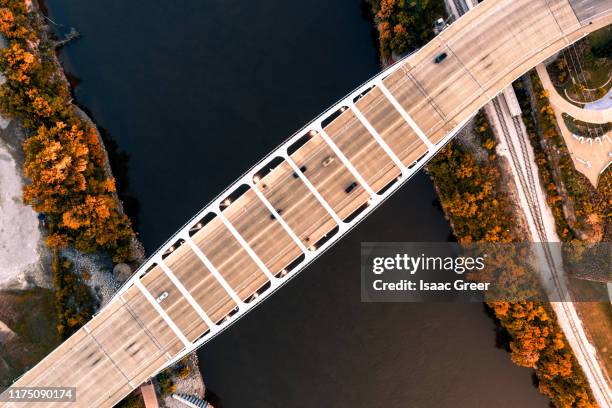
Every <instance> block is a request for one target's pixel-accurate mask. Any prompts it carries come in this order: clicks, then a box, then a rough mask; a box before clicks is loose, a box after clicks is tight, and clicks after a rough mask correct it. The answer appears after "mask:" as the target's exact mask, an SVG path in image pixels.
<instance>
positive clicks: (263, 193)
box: [0, 0, 612, 407]
mask: <svg viewBox="0 0 612 408" xmlns="http://www.w3.org/2000/svg"><path fill="white" fill-rule="evenodd" d="M574 3H580V13H581V14H580V15H579V16H578V17H577V16H576V14H575V12H574V10H573V9H572V4H571V3H570V2H568V1H567V0H486V1H484V2H483V3H481V4H480V5H478V6H477V7H475V8H474V9H472V10H471V11H470V12H468V13H467V14H466V15H465V16H463V17H462V18H460V19H459V20H457V21H456V22H455V23H454V24H452V25H451V26H450V27H449V28H447V29H446V30H444V31H443V32H442V33H441V34H440V35H439V36H438V37H436V38H435V39H434V40H433V41H431V42H430V43H429V44H427V45H426V46H425V47H423V48H422V49H420V50H419V51H418V52H416V53H415V54H413V55H411V56H409V57H407V58H405V59H403V60H402V61H400V62H398V63H397V64H395V65H394V66H392V67H390V68H389V69H387V70H385V71H383V72H382V73H380V74H379V75H378V76H376V77H375V78H373V79H371V80H369V81H368V82H366V83H365V84H364V85H362V86H361V87H360V88H358V89H356V90H355V91H353V92H352V93H351V94H349V95H348V96H347V97H346V98H344V99H343V100H341V101H340V102H338V103H337V104H336V105H334V106H333V107H331V108H330V109H329V110H327V111H326V112H325V113H323V114H322V115H321V116H320V117H319V118H317V119H316V120H315V121H313V122H312V123H310V124H309V125H307V126H306V127H304V128H303V129H302V130H301V131H299V132H298V133H296V134H295V135H294V136H293V137H291V138H290V139H289V140H287V141H286V142H284V143H283V144H282V145H281V146H279V148H278V149H277V150H275V151H274V152H272V153H271V154H270V155H269V156H268V157H266V158H265V159H264V160H262V161H261V162H260V163H258V164H257V165H256V166H255V167H253V168H252V169H251V170H250V171H249V172H247V173H246V174H245V175H244V176H243V177H242V178H240V179H239V180H237V181H236V182H235V184H233V185H232V186H230V187H229V188H228V189H227V190H226V191H225V192H224V193H222V194H221V195H220V196H219V197H217V198H216V199H215V200H214V201H213V202H212V203H210V204H209V205H208V206H207V207H205V208H204V209H203V210H202V211H201V212H200V213H199V214H197V215H196V216H195V217H194V218H193V219H192V220H190V221H189V222H188V223H187V224H186V225H185V226H184V227H183V228H182V229H181V230H180V231H179V232H178V233H177V234H176V235H175V236H173V237H172V238H171V239H170V240H169V241H168V242H167V243H166V244H165V245H164V246H162V248H160V250H159V251H158V252H156V253H155V254H154V255H153V256H152V257H151V258H150V259H149V260H148V261H147V262H146V263H145V264H144V265H143V266H142V268H141V269H139V271H138V272H137V274H136V275H135V276H134V277H133V278H132V279H131V280H130V281H129V282H128V283H127V284H126V285H125V286H124V287H123V288H122V289H121V290H120V292H119V293H118V294H117V296H116V297H115V298H114V299H113V300H112V301H111V302H110V303H109V304H108V305H107V306H106V307H105V308H104V309H103V310H101V311H100V312H99V313H98V314H97V315H96V316H95V317H94V318H93V319H92V320H91V321H90V322H89V323H87V325H86V326H85V327H84V328H82V329H81V330H79V331H78V332H77V333H76V334H74V335H73V336H72V337H71V338H69V339H68V340H67V341H66V342H65V343H63V344H62V345H61V346H60V347H58V348H57V349H56V350H55V351H53V352H52V353H51V354H50V355H49V356H48V357H47V358H45V359H44V360H43V361H42V362H40V363H39V364H38V365H37V366H36V367H34V368H33V369H31V370H30V371H28V372H27V373H26V374H25V375H24V376H22V377H21V378H20V379H19V380H18V381H17V382H16V383H15V384H14V385H15V386H74V387H76V389H77V403H76V406H80V407H98V406H104V407H107V406H112V405H114V404H115V403H117V402H118V401H120V400H121V399H122V398H123V397H124V396H125V395H127V394H128V393H129V392H130V391H131V390H133V389H134V388H135V387H137V386H138V385H140V384H141V383H142V382H144V381H145V380H147V379H148V378H150V377H151V376H152V375H154V374H156V373H157V372H159V371H160V370H161V369H163V368H164V367H167V366H168V365H170V364H172V363H173V362H175V361H177V360H178V359H180V358H182V357H183V356H184V355H186V354H187V353H189V352H191V351H192V350H194V349H195V348H196V347H199V346H201V345H202V344H204V343H206V342H207V341H209V340H210V339H211V338H213V337H214V336H216V335H217V334H219V333H220V332H221V331H223V330H224V329H225V328H227V327H228V326H229V325H231V324H232V323H234V322H235V321H236V320H237V319H238V318H240V317H242V316H243V315H244V314H245V313H246V312H247V311H249V310H250V309H252V308H253V307H254V306H256V305H257V304H259V302H261V301H262V300H263V299H264V298H265V297H267V296H269V295H270V294H271V293H273V292H274V291H275V290H276V289H278V288H279V287H280V286H282V285H283V284H284V283H286V282H287V281H288V280H289V279H290V278H291V277H293V276H295V275H296V274H297V273H298V272H299V271H300V270H302V269H303V268H304V267H305V266H306V265H307V264H308V263H310V262H311V261H312V260H313V259H314V258H316V257H317V256H318V255H320V254H321V253H322V252H324V251H325V250H326V249H327V248H328V247H329V246H331V245H332V244H333V243H334V242H336V241H337V240H338V239H340V238H341V237H342V236H343V235H344V234H345V233H346V232H348V231H349V230H350V229H351V228H352V227H353V226H355V225H356V224H357V223H358V222H359V221H361V220H362V219H363V218H364V217H365V216H367V215H368V214H369V213H370V212H371V211H373V210H374V209H375V208H376V207H377V206H378V205H379V204H380V203H382V202H383V201H384V200H385V199H386V198H387V197H388V196H389V195H391V194H392V193H393V192H394V191H395V190H397V189H398V188H399V187H400V186H401V185H402V184H403V183H404V182H406V181H407V180H408V179H409V178H410V177H411V176H412V175H413V174H414V173H415V172H417V171H418V170H419V169H420V168H421V167H422V166H423V165H424V164H425V163H426V162H427V161H428V160H429V159H430V158H431V157H433V156H434V155H435V154H436V153H437V152H438V151H439V150H440V149H441V148H442V147H443V146H444V144H446V143H447V142H448V141H449V140H450V139H451V138H452V137H453V136H454V135H455V132H456V131H457V130H458V129H459V128H460V127H461V126H462V125H463V124H464V123H465V122H466V121H467V120H468V119H469V118H470V117H471V116H472V115H473V114H474V113H475V112H476V111H477V110H478V109H479V108H481V107H482V106H483V105H484V104H485V103H487V102H488V101H489V100H490V99H491V98H493V97H494V96H495V95H497V94H498V93H499V92H501V91H502V90H503V88H505V87H506V86H508V84H510V83H511V81H513V80H515V79H516V78H517V77H519V76H520V75H522V74H523V73H525V72H526V71H528V70H529V69H531V68H532V67H534V66H535V65H537V64H538V63H540V62H542V61H543V60H544V59H546V58H548V57H549V56H551V55H553V54H554V53H556V52H558V51H559V50H561V49H563V48H565V47H566V46H567V45H569V44H570V43H572V42H574V41H577V40H578V39H580V38H581V37H583V36H584V35H586V34H587V33H589V32H591V31H594V30H595V29H596V28H599V27H603V26H605V25H607V24H609V23H610V22H611V19H612V10H610V7H609V2H608V3H606V2H605V1H604V0H601V1H597V0H591V3H593V4H595V6H597V7H595V9H596V10H597V14H594V15H590V14H588V12H587V11H586V10H587V8H588V7H590V5H588V4H587V5H585V4H584V3H585V2H580V1H577V2H574ZM602 4H607V6H605V7H603V8H602V7H601V5H602ZM573 5H574V6H576V4H573ZM602 10H603V11H602ZM592 16H595V17H596V19H595V20H594V21H592V19H591V17H592ZM442 53H445V54H446V58H445V59H444V60H443V61H442V62H441V63H435V62H434V59H435V58H436V56H438V55H440V54H442ZM49 405H53V406H63V405H65V406H69V405H70V404H68V403H66V404H60V403H56V404H49ZM0 406H15V407H17V406H19V407H24V406H38V405H37V404H0ZM70 406H75V405H74V404H72V405H70Z"/></svg>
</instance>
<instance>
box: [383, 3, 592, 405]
mask: <svg viewBox="0 0 612 408" xmlns="http://www.w3.org/2000/svg"><path fill="white" fill-rule="evenodd" d="M439 3H442V2H439ZM372 4H373V12H374V14H375V21H376V23H377V25H378V28H379V35H380V37H381V43H382V41H383V38H387V37H388V34H387V32H386V30H385V29H384V27H383V29H381V22H384V19H385V18H387V19H388V18H389V17H388V16H387V15H386V14H385V15H382V16H381V11H382V10H384V9H385V7H387V8H389V7H388V4H386V3H385V2H382V1H381V2H378V1H375V0H373V1H372ZM390 4H393V3H390ZM402 12H403V10H402V7H401V6H397V8H396V9H393V8H392V7H391V8H390V9H389V12H388V14H396V15H399V14H400V13H402ZM423 15H424V16H426V14H423ZM433 23H434V20H433V19H430V21H429V28H426V30H431V28H433ZM425 27H427V24H426V25H425ZM399 31H401V30H394V32H396V33H397V32H399ZM412 34H413V35H415V36H417V37H418V36H425V35H424V34H423V35H421V34H420V33H412ZM381 53H383V54H384V53H385V49H384V48H382V47H381ZM466 139H467V140H466ZM470 139H471V140H470ZM496 144H497V140H496V137H495V135H494V134H493V132H492V129H491V125H490V123H489V121H488V118H487V117H486V115H485V114H484V113H483V112H482V111H481V112H480V113H479V115H478V116H477V118H476V126H474V130H473V132H472V135H470V134H469V133H467V134H464V138H463V140H462V139H461V138H460V139H457V140H453V141H452V142H451V143H450V144H449V146H447V147H446V148H445V149H444V150H442V151H441V152H440V153H439V154H438V155H437V156H436V157H435V158H434V159H433V160H432V161H431V162H430V163H429V164H428V166H427V169H428V172H429V173H430V175H431V176H432V179H433V181H434V183H435V185H436V189H437V191H438V193H439V197H440V201H441V203H442V208H443V210H444V212H445V214H446V215H447V217H448V219H449V220H450V221H451V225H452V226H453V231H454V233H455V236H456V237H457V239H458V241H459V242H460V243H461V242H463V243H471V242H476V241H486V242H516V241H523V240H525V237H526V236H528V235H526V234H525V231H524V228H520V227H519V226H521V225H524V224H525V222H524V220H523V219H522V218H523V217H521V216H520V215H521V211H520V204H519V203H518V202H517V197H516V194H509V191H508V188H507V185H508V180H506V182H503V177H502V174H504V173H503V169H504V168H507V166H508V163H504V160H506V159H502V158H500V157H499V156H498V154H497V152H496V150H495V146H496ZM502 183H503V184H502ZM489 306H490V307H491V308H492V310H493V312H494V315H495V318H496V319H497V321H498V322H499V324H500V325H501V327H503V328H504V330H505V331H506V332H507V333H508V334H509V336H510V337H511V340H510V342H509V348H508V351H510V352H511V357H512V360H513V361H514V362H515V363H516V364H518V365H520V366H524V367H528V368H532V369H534V371H535V374H536V376H537V382H538V388H539V390H540V391H541V392H542V393H543V394H545V395H547V396H548V397H549V398H550V399H551V401H552V403H553V404H554V405H555V406H559V407H565V406H594V405H595V402H594V399H593V396H592V394H591V391H590V388H589V384H588V382H587V380H586V378H585V376H584V373H583V372H582V369H581V367H580V365H579V364H578V362H577V361H576V358H575V357H574V355H573V352H572V349H571V347H570V346H569V344H568V342H567V339H566V338H565V336H564V334H563V331H562V330H561V328H560V327H559V325H558V324H557V322H556V319H555V313H554V311H553V310H552V308H551V307H550V306H551V305H549V304H545V303H537V302H490V303H489Z"/></svg>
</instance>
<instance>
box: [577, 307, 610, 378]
mask: <svg viewBox="0 0 612 408" xmlns="http://www.w3.org/2000/svg"><path fill="white" fill-rule="evenodd" d="M574 305H575V306H576V310H577V311H578V314H579V315H580V319H581V320H582V322H583V323H584V325H585V327H586V328H587V332H588V334H589V337H590V338H591V341H592V342H593V343H594V344H593V345H594V346H595V348H596V349H597V352H598V354H599V357H600V361H601V362H602V364H603V366H604V367H605V369H606V371H607V373H608V375H610V374H611V373H612V305H611V304H610V303H609V302H576V303H574Z"/></svg>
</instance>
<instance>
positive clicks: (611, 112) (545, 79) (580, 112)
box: [536, 64, 612, 124]
mask: <svg viewBox="0 0 612 408" xmlns="http://www.w3.org/2000/svg"><path fill="white" fill-rule="evenodd" d="M536 69H537V71H538V75H539V76H540V80H541V81H542V86H543V87H544V89H546V90H547V91H548V99H550V103H551V104H552V106H553V108H556V109H558V110H560V111H561V112H565V113H567V114H568V115H570V116H571V117H573V118H575V119H578V120H581V121H583V122H588V123H599V124H603V123H608V122H612V108H608V109H605V110H589V109H582V108H579V107H578V106H576V105H573V104H571V103H570V102H569V101H567V100H566V99H565V98H564V97H562V96H561V95H559V93H558V92H557V90H556V89H555V87H554V86H553V84H552V81H551V80H550V76H549V75H548V71H547V70H546V66H545V65H544V64H539V65H538V66H537V67H536Z"/></svg>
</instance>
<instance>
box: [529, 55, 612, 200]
mask: <svg viewBox="0 0 612 408" xmlns="http://www.w3.org/2000/svg"><path fill="white" fill-rule="evenodd" d="M536 69H537V71H538V75H539V77H540V80H541V81H542V86H543V87H544V89H546V90H547V91H548V98H549V100H550V103H551V104H552V106H553V110H554V112H555V118H556V119H557V123H558V124H559V129H560V130H561V135H562V136H563V139H564V140H565V144H566V145H567V149H568V150H569V153H570V156H571V158H572V161H573V162H574V167H576V170H578V171H579V172H581V173H582V174H584V175H585V176H586V178H587V179H589V181H590V182H591V184H593V186H594V187H595V188H597V183H598V181H599V176H600V175H601V174H602V173H603V172H604V171H605V170H606V168H608V166H609V165H610V163H612V140H611V139H612V137H611V135H610V134H609V133H610V132H608V134H606V135H604V136H603V137H598V138H595V139H591V138H587V137H579V136H576V135H574V134H572V132H570V131H569V129H568V128H567V126H566V125H565V121H564V120H563V117H562V116H561V114H562V113H563V112H565V113H567V114H568V115H570V116H572V117H574V118H576V119H579V120H582V121H585V122H589V123H606V122H608V121H612V108H608V109H606V110H588V109H581V108H579V107H577V106H574V105H572V104H571V103H569V102H568V101H566V100H565V99H563V97H562V96H561V95H559V93H557V90H556V89H555V87H554V86H553V84H552V82H551V80H550V76H549V75H548V71H547V70H546V67H545V66H544V64H540V65H538V66H537V67H536ZM566 109H569V111H568V110H566ZM570 111H571V112H570ZM598 115H601V116H602V118H600V119H607V120H606V121H604V122H601V121H600V122H597V121H594V120H593V118H596V117H597V116H598Z"/></svg>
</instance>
